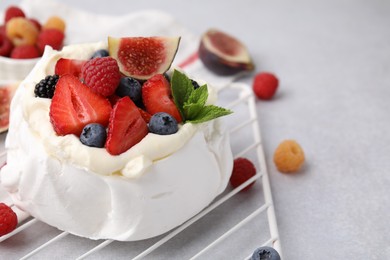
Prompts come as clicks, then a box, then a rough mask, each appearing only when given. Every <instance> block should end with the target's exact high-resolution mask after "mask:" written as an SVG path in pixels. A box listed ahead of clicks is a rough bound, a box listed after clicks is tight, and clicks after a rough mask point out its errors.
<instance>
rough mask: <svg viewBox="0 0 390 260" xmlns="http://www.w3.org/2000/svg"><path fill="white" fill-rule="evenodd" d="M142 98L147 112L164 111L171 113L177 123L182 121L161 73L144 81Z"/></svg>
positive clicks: (167, 84) (152, 113)
mask: <svg viewBox="0 0 390 260" xmlns="http://www.w3.org/2000/svg"><path fill="white" fill-rule="evenodd" d="M142 99H143V102H144V105H145V108H146V111H147V112H148V113H149V114H151V115H154V114H156V113H158V112H165V113H168V114H170V115H172V116H173V117H174V118H175V119H176V121H177V122H178V123H180V122H181V121H182V118H181V115H180V112H179V110H178V109H177V107H176V105H175V103H174V101H173V98H172V95H171V88H170V84H169V82H168V81H167V80H166V78H165V77H164V76H163V75H162V74H156V75H154V76H153V77H151V78H150V79H149V80H147V81H146V82H145V83H144V85H143V86H142Z"/></svg>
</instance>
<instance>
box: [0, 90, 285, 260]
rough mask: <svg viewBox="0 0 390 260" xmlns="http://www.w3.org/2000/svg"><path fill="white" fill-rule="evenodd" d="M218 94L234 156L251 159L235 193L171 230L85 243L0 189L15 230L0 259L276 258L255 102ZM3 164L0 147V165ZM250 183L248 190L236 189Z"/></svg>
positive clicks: (247, 95) (2, 241)
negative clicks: (271, 252)
mask: <svg viewBox="0 0 390 260" xmlns="http://www.w3.org/2000/svg"><path fill="white" fill-rule="evenodd" d="M218 92H219V100H220V101H219V102H220V103H219V105H222V106H224V107H227V108H230V109H232V110H233V111H234V113H233V114H232V115H230V116H228V117H226V118H224V119H223V120H224V121H225V124H226V125H227V126H228V129H229V130H230V141H231V147H232V151H233V154H234V157H235V158H238V157H246V158H249V159H250V160H252V162H254V164H255V166H256V169H257V174H256V175H255V176H254V177H252V178H251V179H249V180H248V181H246V182H245V183H243V184H242V185H241V186H239V187H237V188H235V189H233V188H231V187H230V186H229V187H227V189H226V190H225V192H224V193H222V194H221V195H220V196H218V197H217V198H216V199H215V200H214V201H213V202H212V203H211V204H210V205H209V206H208V207H206V208H205V209H204V210H203V211H202V212H200V213H199V214H197V215H195V216H194V217H193V218H191V219H189V220H188V221H187V222H185V223H184V224H182V225H181V226H179V227H177V228H176V229H174V230H172V231H170V232H168V233H166V234H163V235H161V236H159V237H156V238H152V239H147V240H142V241H135V242H119V241H113V240H89V239H86V238H80V237H77V236H74V235H71V234H69V233H67V232H63V231H60V230H58V229H56V228H54V227H50V226H48V225H46V224H45V223H42V222H41V221H39V220H37V219H35V218H32V217H30V216H29V215H28V214H27V213H25V212H22V211H20V210H19V209H17V208H16V207H15V206H14V205H13V204H12V201H11V200H10V198H9V197H8V196H7V195H6V193H5V192H4V191H2V190H0V201H1V202H5V203H6V204H8V205H10V206H12V208H13V209H14V210H15V211H16V213H17V215H18V218H19V224H18V227H17V228H16V229H15V230H14V231H13V232H11V233H9V234H7V235H5V236H2V237H0V259H52V258H53V257H60V258H61V259H86V258H88V259H110V258H115V259H250V258H251V255H252V253H253V251H254V250H255V249H256V248H257V247H259V246H263V245H268V246H272V247H274V248H276V249H277V250H278V251H279V252H280V254H282V252H281V245H280V239H279V234H278V227H277V223H276V217H275V211H274V205H273V200H272V193H271V187H270V183H269V178H268V172H267V167H266V161H265V156H264V150H263V146H262V141H261V133H260V127H259V125H260V124H259V119H258V116H257V112H256V108H255V98H254V96H253V94H252V91H251V89H250V87H249V86H247V85H245V84H242V83H230V84H227V85H225V86H224V87H221V88H219V91H218ZM4 135H5V134H3V138H2V139H4ZM0 144H1V143H0ZM2 150H3V151H2ZM5 161H6V154H5V152H4V147H0V166H2V165H3V164H4V163H5ZM254 181H255V183H254V185H253V186H252V187H251V189H249V190H246V191H242V190H243V189H244V188H245V187H247V186H248V185H250V184H251V183H252V182H254ZM75 221H76V220H75Z"/></svg>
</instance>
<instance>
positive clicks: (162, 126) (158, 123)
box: [149, 112, 179, 135]
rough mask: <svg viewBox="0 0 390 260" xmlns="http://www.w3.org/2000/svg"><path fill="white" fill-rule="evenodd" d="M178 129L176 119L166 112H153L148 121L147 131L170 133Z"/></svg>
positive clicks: (159, 133) (162, 133)
mask: <svg viewBox="0 0 390 260" xmlns="http://www.w3.org/2000/svg"><path fill="white" fill-rule="evenodd" d="M178 130H179V127H178V124H177V121H176V119H175V118H174V117H173V116H171V115H170V114H168V113H165V112H159V113H156V114H154V115H153V116H152V117H151V118H150V121H149V131H150V132H151V133H154V134H158V135H170V134H174V133H176V132H177V131H178Z"/></svg>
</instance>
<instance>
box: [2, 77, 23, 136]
mask: <svg viewBox="0 0 390 260" xmlns="http://www.w3.org/2000/svg"><path fill="white" fill-rule="evenodd" d="M18 85H19V83H6V84H4V85H3V84H1V85H0V133H2V132H4V131H7V130H8V124H9V115H10V110H9V109H10V103H11V100H12V97H13V95H14V93H15V90H16V88H17V87H18Z"/></svg>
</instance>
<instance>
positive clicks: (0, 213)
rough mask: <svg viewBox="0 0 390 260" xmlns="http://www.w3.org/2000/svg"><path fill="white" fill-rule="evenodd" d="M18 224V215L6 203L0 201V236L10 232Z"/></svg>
mask: <svg viewBox="0 0 390 260" xmlns="http://www.w3.org/2000/svg"><path fill="white" fill-rule="evenodd" d="M17 225H18V217H17V216H16V214H15V212H14V211H13V210H12V209H11V208H10V207H9V206H7V205H6V204H4V203H0V237H1V236H4V235H6V234H8V233H10V232H12V231H13V230H14V229H15V228H16V226H17Z"/></svg>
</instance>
